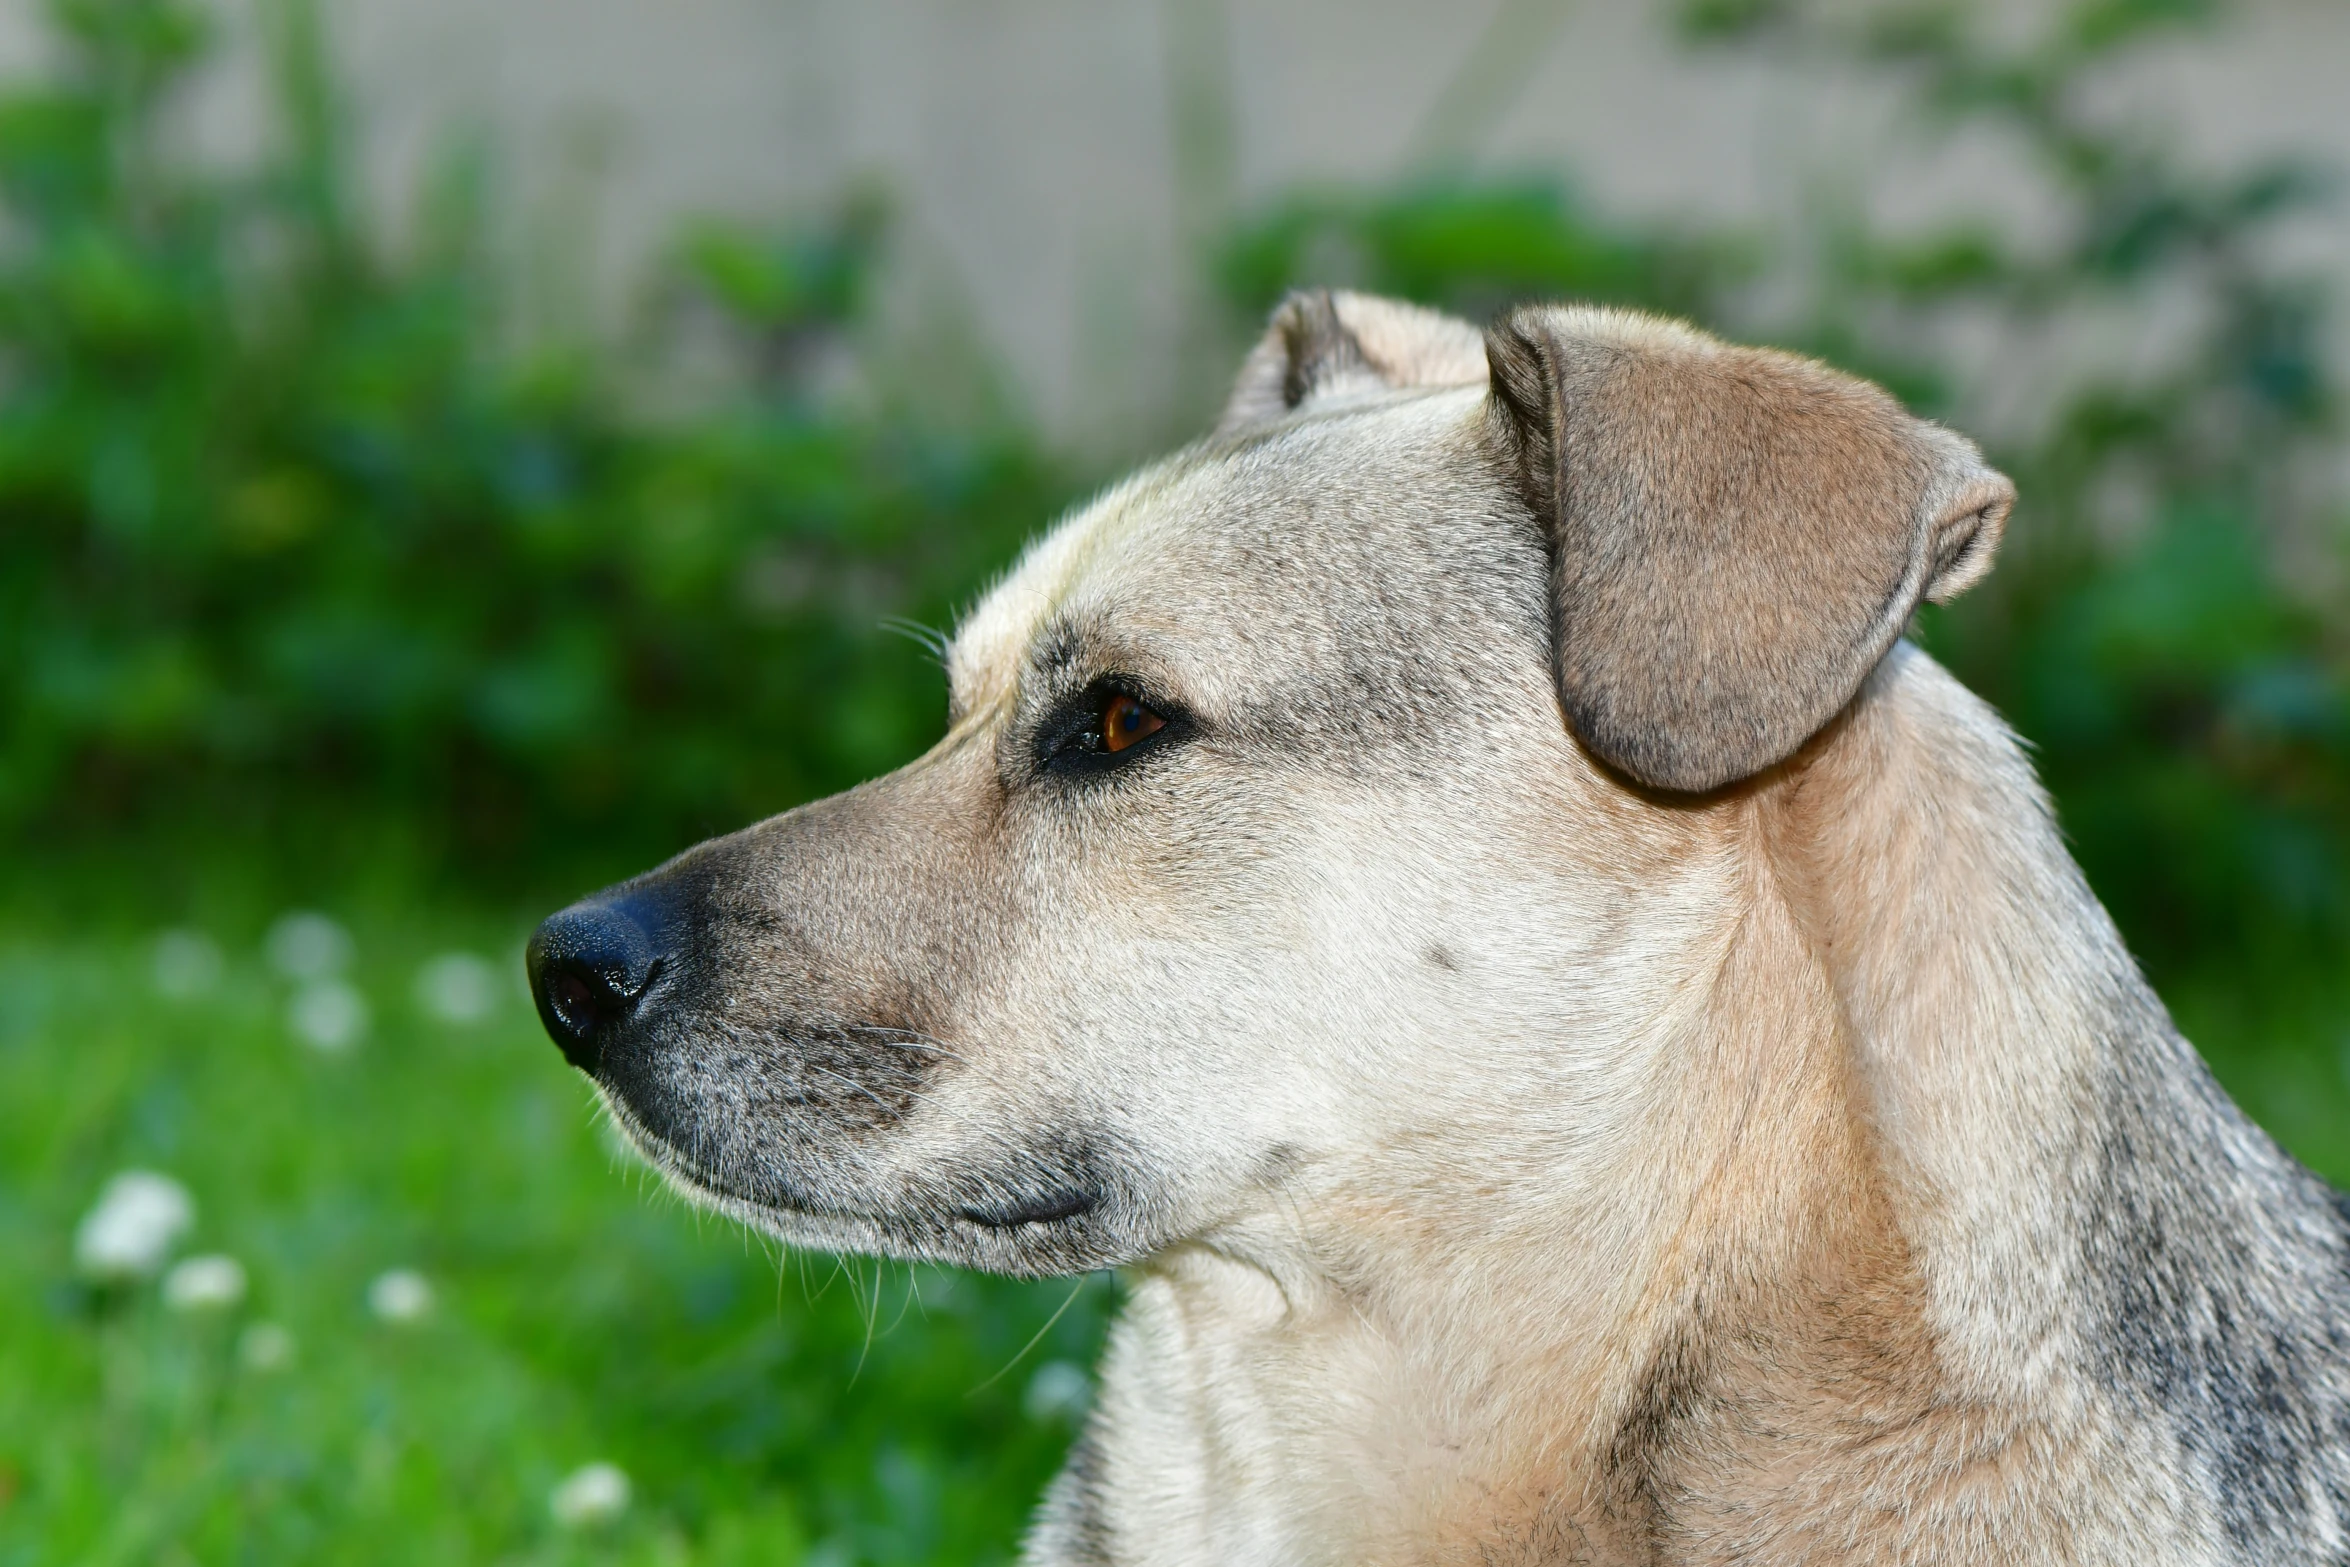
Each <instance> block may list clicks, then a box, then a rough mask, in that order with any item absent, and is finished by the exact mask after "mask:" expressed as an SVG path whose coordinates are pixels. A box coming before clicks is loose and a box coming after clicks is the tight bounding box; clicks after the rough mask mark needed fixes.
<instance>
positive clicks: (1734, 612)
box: [1485, 307, 2015, 791]
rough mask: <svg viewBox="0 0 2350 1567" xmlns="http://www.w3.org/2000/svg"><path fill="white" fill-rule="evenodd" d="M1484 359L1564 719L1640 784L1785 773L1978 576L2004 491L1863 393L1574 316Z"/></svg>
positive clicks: (1864, 386) (1791, 361) (1640, 327)
mask: <svg viewBox="0 0 2350 1567" xmlns="http://www.w3.org/2000/svg"><path fill="white" fill-rule="evenodd" d="M1485 347H1486V355H1487V359H1488V362H1489V364H1490V366H1491V372H1492V380H1493V396H1492V401H1491V403H1490V404H1489V407H1488V417H1489V420H1490V425H1491V429H1492V431H1493V435H1494V440H1495V445H1496V447H1497V449H1498V450H1499V452H1500V455H1501V460H1502V461H1503V462H1504V464H1505V465H1506V466H1507V467H1508V469H1509V470H1510V473H1511V476H1512V478H1513V479H1515V481H1516V482H1517V483H1518V485H1519V486H1520V488H1521V489H1522V490H1523V492H1524V494H1525V497H1526V501H1527V503H1528V505H1530V506H1531V507H1532V508H1533V509H1534V513H1535V515H1536V517H1537V518H1538V519H1539V521H1540V522H1541V523H1542V525H1543V526H1544V527H1545V528H1546V529H1547V530H1548V533H1549V537H1550V545H1551V575H1552V589H1553V598H1552V604H1553V615H1554V621H1553V626H1552V635H1553V639H1554V645H1555V648H1556V657H1557V665H1558V667H1557V678H1558V691H1559V698H1560V701H1561V702H1562V703H1563V704H1564V706H1565V709H1566V715H1567V719H1568V722H1569V723H1570V724H1572V725H1573V726H1574V729H1575V732H1576V734H1577V736H1578V737H1579V738H1580V739H1581V740H1582V741H1583V743H1584V745H1585V746H1587V747H1588V748H1589V749H1590V750H1591V751H1592V752H1593V753H1594V754H1596V755H1597V756H1599V757H1600V758H1601V759H1602V760H1604V761H1606V762H1607V763H1609V764H1610V765H1611V766H1613V767H1615V768H1617V769H1619V770H1621V771H1622V772H1624V773H1626V774H1629V775H1630V776H1631V777H1632V778H1634V779H1637V780H1638V781H1640V782H1642V783H1645V784H1649V785H1651V786H1653V787H1656V788H1660V789H1669V790H1677V791H1697V790H1707V789H1714V788H1719V787H1720V786H1722V785H1724V784H1727V783H1731V782H1733V781H1735V780H1737V779H1740V778H1744V777H1747V776H1749V775H1751V774H1753V773H1757V772H1760V771H1761V770H1762V769H1764V768H1766V767H1769V766H1771V765H1772V764H1773V763H1775V762H1779V761H1782V760H1784V759H1785V758H1786V757H1787V756H1789V755H1791V754H1792V753H1793V752H1794V751H1795V749H1796V748H1797V747H1798V746H1800V745H1802V744H1803V742H1804V741H1805V740H1806V739H1808V738H1809V737H1810V736H1811V735H1812V734H1813V733H1814V732H1815V731H1817V730H1818V729H1819V728H1820V727H1821V726H1822V725H1823V724H1825V723H1826V722H1827V721H1828V720H1829V719H1830V718H1832V717H1834V716H1835V715H1836V713H1837V712H1838V711H1839V710H1841V709H1842V708H1843V707H1844V705H1845V704H1846V703H1847V702H1849V701H1851V700H1852V697H1853V694H1854V693H1855V692H1856V691H1858V690H1859V689H1860V684H1861V682H1862V680H1864V679H1865V678H1867V676H1868V673H1869V671H1870V670H1871V669H1872V668H1873V667H1875V665H1876V663H1877V661H1878V659H1880V658H1882V657H1883V656H1884V654H1885V652H1886V650H1887V649H1888V648H1890V647H1891V646H1892V645H1893V641H1894V639H1895V638H1896V637H1898V636H1899V635H1900V634H1901V631H1902V628H1903V627H1904V626H1905V625H1906V624H1907V622H1908V620H1909V616H1910V612H1911V611H1912V610H1914V609H1915V608H1916V607H1917V605H1918V601H1919V600H1920V599H1933V600H1936V601H1940V600H1942V599H1946V598H1949V597H1950V596H1951V595H1953V594H1955V593H1957V592H1959V591H1961V590H1962V589H1964V588H1966V587H1969V586H1971V585H1972V584H1973V583H1974V582H1975V581H1976V579H1978V578H1979V577H1981V576H1982V575H1983V573H1984V572H1985V571H1987V570H1989V569H1990V565H1991V555H1992V551H1993V550H1994V549H1995V548H1996V547H1997V545H1998V541H1999V532H2000V529H2001V527H2002V526H2003V525H2004V524H2005V522H2006V520H2007V512H2008V508H2009V506H2010V505H2012V504H2013V502H2014V499H2015V487H2014V486H2013V485H2012V484H2010V483H2009V482H2008V481H2007V479H2006V478H2005V476H2003V475H2001V474H1998V473H1995V472H1993V471H1992V470H1991V469H1989V468H1987V467H1985V466H1984V465H1983V461H1982V458H1981V456H1980V454H1979V453H1977V451H1976V450H1975V448H1974V446H1973V444H1972V443H1970V442H1968V441H1966V440H1965V439H1963V438H1961V437H1960V436H1957V435H1954V434H1952V433H1951V432H1950V431H1947V430H1944V429H1942V428H1940V427H1939V426H1937V425H1933V424H1929V423H1927V422H1925V421H1924V420H1921V419H1918V418H1915V417H1913V416H1912V415H1911V414H1909V413H1908V412H1907V411H1906V410H1904V409H1903V408H1902V407H1901V405H1900V404H1899V403H1897V402H1895V401H1894V400H1893V399H1892V398H1891V397H1889V396H1887V395H1886V394H1885V393H1884V392H1883V391H1880V390H1879V389H1878V388H1876V387H1874V386H1871V385H1869V384H1868V383H1867V382H1864V381H1857V380H1854V379H1852V378H1851V377H1849V376H1844V375H1840V374H1838V373H1837V372H1835V371H1833V370H1830V369H1828V368H1827V367H1826V366H1824V365H1821V364H1818V363H1815V362H1813V361H1811V360H1807V359H1799V358H1796V357H1795V356H1793V355H1791V354H1782V353H1775V352H1771V351H1769V350H1764V349H1751V348H1737V347H1732V346H1730V345H1728V344H1725V343H1721V342H1718V341H1716V340H1715V339H1713V338H1710V337H1707V336H1705V335H1704V334H1703V333H1700V332H1697V331H1695V330H1693V329H1691V328H1688V327H1683V326H1679V325H1676V324H1673V323H1669V322H1664V321H1658V320H1654V319H1650V318H1647V317H1642V316H1635V315H1629V314H1625V313H1622V312H1615V311H1603V310H1593V309H1583V308H1568V307H1531V308H1526V309H1521V310H1518V311H1516V312H1515V313H1513V314H1512V315H1510V316H1508V317H1507V318H1505V319H1504V320H1502V321H1500V322H1499V323H1497V324H1496V325H1495V326H1494V327H1493V329H1492V330H1491V331H1490V332H1488V333H1487V334H1486V340H1485Z"/></svg>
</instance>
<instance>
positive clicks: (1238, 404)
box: [1216, 289, 1485, 435]
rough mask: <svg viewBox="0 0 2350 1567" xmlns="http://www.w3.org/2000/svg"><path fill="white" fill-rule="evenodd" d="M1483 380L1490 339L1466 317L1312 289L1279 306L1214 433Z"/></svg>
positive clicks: (1247, 361)
mask: <svg viewBox="0 0 2350 1567" xmlns="http://www.w3.org/2000/svg"><path fill="white" fill-rule="evenodd" d="M1484 380H1485V344H1484V340H1483V338H1482V337H1481V336H1480V335H1479V334H1478V331H1477V329H1476V328H1475V327H1473V326H1471V325H1469V323H1468V322H1466V321H1462V320H1460V319H1458V318H1457V317H1453V316H1448V315H1440V314H1439V313H1437V312H1436V311H1433V310H1423V309H1421V308H1420V307H1419V306H1418V305H1408V304H1405V303H1404V302H1403V301H1402V300H1399V299H1381V298H1379V297H1378V296H1376V295H1373V294H1354V293H1348V292H1346V291H1345V290H1343V289H1342V290H1336V291H1333V290H1330V289H1314V290H1311V291H1307V292H1299V293H1294V294H1291V295H1290V296H1289V297H1288V298H1287V299H1284V300H1283V301H1281V303H1280V305H1279V306H1277V307H1276V308H1275V309H1274V311H1273V319H1272V320H1271V322H1270V323H1268V324H1267V326H1266V328H1265V335H1264V336H1263V337H1261V338H1259V339H1258V340H1257V346H1256V347H1255V348H1252V349H1250V350H1249V355H1248V358H1247V359H1245V360H1244V361H1242V363H1241V366H1240V379H1239V380H1238V381H1237V382H1235V383H1234V385H1233V388H1232V396H1231V397H1230V398H1229V399H1228V400H1227V401H1226V402H1225V404H1224V414H1223V417H1222V418H1220V419H1218V420H1217V421H1216V433H1217V434H1218V435H1231V434H1234V433H1236V432H1238V431H1241V430H1246V429H1249V428H1250V427H1252V426H1255V425H1260V424H1270V423H1271V422H1272V421H1274V420H1276V419H1279V418H1282V417H1283V416H1285V415H1287V414H1291V413H1294V412H1296V411H1297V410H1298V409H1300V408H1304V407H1308V406H1310V405H1311V404H1313V403H1317V402H1321V401H1324V400H1326V399H1332V398H1340V397H1348V396H1357V395H1360V394H1362V393H1364V392H1376V391H1384V390H1389V389H1392V388H1396V387H1407V386H1477V385H1480V384H1482V383H1483V382H1484Z"/></svg>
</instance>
